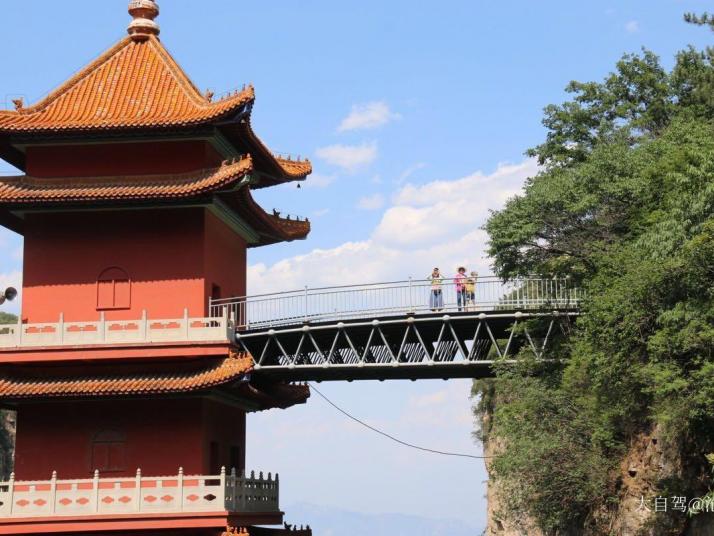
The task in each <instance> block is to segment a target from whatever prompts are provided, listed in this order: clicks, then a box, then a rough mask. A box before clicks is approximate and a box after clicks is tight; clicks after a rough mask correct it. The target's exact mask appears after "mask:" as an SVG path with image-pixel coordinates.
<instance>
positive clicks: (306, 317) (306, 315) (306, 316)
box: [305, 285, 308, 322]
mask: <svg viewBox="0 0 714 536" xmlns="http://www.w3.org/2000/svg"><path fill="white" fill-rule="evenodd" d="M307 319H308V314H307V285H305V322H307Z"/></svg>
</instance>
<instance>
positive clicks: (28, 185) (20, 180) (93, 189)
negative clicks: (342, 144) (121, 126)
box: [0, 156, 253, 204]
mask: <svg viewBox="0 0 714 536" xmlns="http://www.w3.org/2000/svg"><path fill="white" fill-rule="evenodd" d="M252 171H253V161H252V159H251V158H250V156H245V157H244V158H242V159H240V160H238V161H236V162H233V163H230V164H226V165H224V166H221V167H219V168H214V169H209V170H203V171H199V172H193V173H185V174H179V175H144V176H128V177H111V178H108V177H92V178H68V179H46V178H35V177H28V176H21V177H2V178H0V203H11V204H31V203H32V204H36V203H67V202H72V203H74V202H83V201H109V200H112V201H113V200H124V201H135V200H137V201H138V200H148V199H183V198H189V197H194V196H198V195H201V194H204V193H207V192H212V191H216V190H220V189H223V188H226V187H229V186H231V185H233V184H235V183H236V182H238V181H240V180H241V179H242V178H243V177H245V176H246V175H248V174H249V173H251V172H252Z"/></svg>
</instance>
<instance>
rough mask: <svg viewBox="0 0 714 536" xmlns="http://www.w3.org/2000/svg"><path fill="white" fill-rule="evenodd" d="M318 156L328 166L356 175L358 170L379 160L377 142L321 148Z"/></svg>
mask: <svg viewBox="0 0 714 536" xmlns="http://www.w3.org/2000/svg"><path fill="white" fill-rule="evenodd" d="M316 154H317V156H318V158H321V159H322V160H324V161H325V162H327V163H328V164H331V165H333V166H337V167H340V168H342V169H344V170H345V171H348V172H350V173H354V172H355V171H356V170H357V169H359V168H361V167H364V166H368V165H369V164H371V163H372V162H374V161H375V160H376V159H377V142H374V141H373V142H368V143H363V144H361V145H342V144H336V145H329V146H327V147H320V148H319V149H318V150H317V151H316Z"/></svg>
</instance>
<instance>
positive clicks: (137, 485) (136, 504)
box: [134, 469, 141, 512]
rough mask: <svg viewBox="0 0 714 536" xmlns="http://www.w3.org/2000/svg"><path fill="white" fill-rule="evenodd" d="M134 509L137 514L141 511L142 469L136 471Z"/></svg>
mask: <svg viewBox="0 0 714 536" xmlns="http://www.w3.org/2000/svg"><path fill="white" fill-rule="evenodd" d="M134 482H135V484H134V495H135V497H134V508H135V510H136V511H137V512H140V511H141V469H137V470H136V477H135V478H134Z"/></svg>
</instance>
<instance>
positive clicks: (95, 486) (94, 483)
mask: <svg viewBox="0 0 714 536" xmlns="http://www.w3.org/2000/svg"><path fill="white" fill-rule="evenodd" d="M92 492H93V493H94V511H95V512H99V470H97V469H95V470H94V479H93V480H92Z"/></svg>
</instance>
